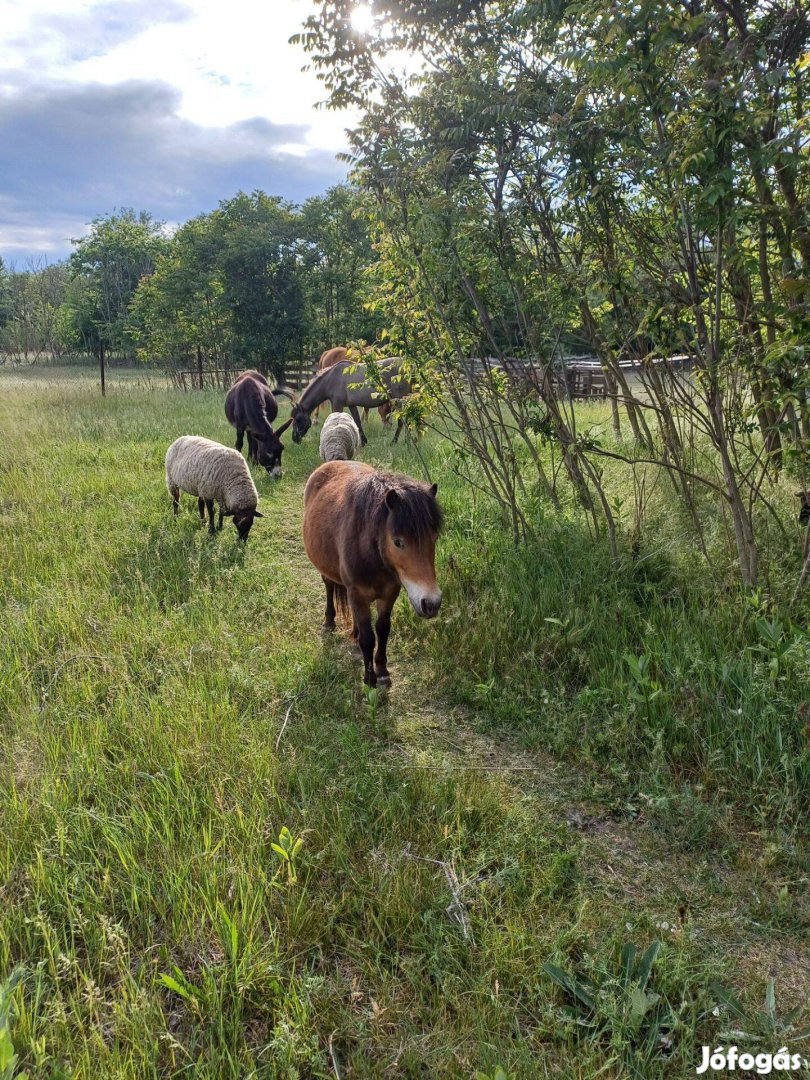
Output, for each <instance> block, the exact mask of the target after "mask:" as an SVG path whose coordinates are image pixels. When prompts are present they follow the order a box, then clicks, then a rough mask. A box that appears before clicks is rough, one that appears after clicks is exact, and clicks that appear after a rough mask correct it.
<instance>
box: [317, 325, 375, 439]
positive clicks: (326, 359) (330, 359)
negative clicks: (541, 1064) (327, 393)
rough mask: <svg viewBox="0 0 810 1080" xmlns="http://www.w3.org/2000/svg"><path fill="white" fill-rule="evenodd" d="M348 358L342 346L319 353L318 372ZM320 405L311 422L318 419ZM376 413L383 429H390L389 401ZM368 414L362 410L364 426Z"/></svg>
mask: <svg viewBox="0 0 810 1080" xmlns="http://www.w3.org/2000/svg"><path fill="white" fill-rule="evenodd" d="M348 356H349V350H348V349H347V348H346V347H345V346H343V345H338V346H337V347H336V348H334V349H327V350H326V352H322V353H321V358H320V360H319V361H318V371H326V369H327V368H330V367H334V366H335V364H339V363H340V362H341V360H346V359H348ZM322 404H323V402H321V405H322ZM321 405H318V406H317V407H316V409H315V412H314V413H313V414H312V418H313V420H317V419H318V415H319V413H320V411H321ZM377 412H378V413H379V414H380V419H381V420H382V422H383V425H384V426H385V427H390V426H391V402H390V401H386V402H384V403H383V404H382V405H380V406H379V408H378V409H377ZM368 414H369V410H368V409H367V408H366V409H363V423H364V424H367V423H368Z"/></svg>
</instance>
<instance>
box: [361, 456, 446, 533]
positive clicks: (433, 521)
mask: <svg viewBox="0 0 810 1080" xmlns="http://www.w3.org/2000/svg"><path fill="white" fill-rule="evenodd" d="M391 490H393V491H396V493H397V495H399V499H398V501H397V503H396V505H395V507H394V509H393V510H389V509H388V505H387V504H386V501H385V497H386V495H387V494H388V492H389V491H391ZM350 499H351V505H352V509H353V510H354V511H355V513H357V514H358V515H359V516H361V517H365V518H367V520H369V521H370V522H371V524H372V525H373V526H374V527H375V528H378V529H381V528H382V527H383V526H384V525H385V522H386V519H387V517H388V515H389V514H390V515H391V517H392V525H393V529H394V532H395V533H396V534H397V535H398V536H404V537H406V538H407V539H409V540H417V541H418V540H420V539H421V538H422V537H423V536H424V535H425V534H427V533H431V532H432V533H438V532H440V531H441V528H442V521H443V516H442V510H441V507H440V506H439V504H438V503H437V502H436V498H435V496H434V495H432V494H431V492H430V490H425V487H424V485H423V484H420V483H419V482H418V481H417V480H412V479H411V477H409V476H402V475H401V474H400V473H392V472H374V473H372V475H371V476H369V477H368V478H366V477H363V479H361V480H358V481H357V482H355V483H354V484H353V485H352V492H351V496H350Z"/></svg>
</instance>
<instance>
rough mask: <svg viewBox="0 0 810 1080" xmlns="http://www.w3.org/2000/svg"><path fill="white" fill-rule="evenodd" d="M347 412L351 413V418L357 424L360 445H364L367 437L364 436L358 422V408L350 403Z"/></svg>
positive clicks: (361, 426)
mask: <svg viewBox="0 0 810 1080" xmlns="http://www.w3.org/2000/svg"><path fill="white" fill-rule="evenodd" d="M341 411H342V410H341ZM349 412H350V413H351V417H352V420H354V422H355V424H357V430H358V431H359V432H360V445H361V446H365V445H366V443H367V442H368V439H367V438H366V433H365V431H363V425H362V424H361V423H360V410H359V409H358V408H357V406H356V405H350V406H349Z"/></svg>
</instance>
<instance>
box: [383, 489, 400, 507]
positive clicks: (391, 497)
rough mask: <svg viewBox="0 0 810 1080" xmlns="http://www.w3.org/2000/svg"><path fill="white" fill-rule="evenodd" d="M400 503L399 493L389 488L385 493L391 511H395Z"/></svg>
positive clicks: (386, 503) (386, 502)
mask: <svg viewBox="0 0 810 1080" xmlns="http://www.w3.org/2000/svg"><path fill="white" fill-rule="evenodd" d="M398 502H399V493H398V492H396V491H394V489H393V488H389V489H388V491H386V493H385V505H386V506H387V507H388V509H389V510H393V509H394V507H395V506H396V505H397V503H398Z"/></svg>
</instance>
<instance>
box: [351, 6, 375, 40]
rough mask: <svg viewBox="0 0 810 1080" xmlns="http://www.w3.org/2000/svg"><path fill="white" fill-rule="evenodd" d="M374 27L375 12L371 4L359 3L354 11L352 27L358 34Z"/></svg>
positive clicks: (365, 32) (367, 31)
mask: <svg viewBox="0 0 810 1080" xmlns="http://www.w3.org/2000/svg"><path fill="white" fill-rule="evenodd" d="M373 27H374V12H373V11H372V10H371V4H358V5H357V7H356V8H355V9H354V11H353V12H352V29H353V30H355V31H356V32H357V33H358V34H367V33H369V31H370V30H372V29H373Z"/></svg>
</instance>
